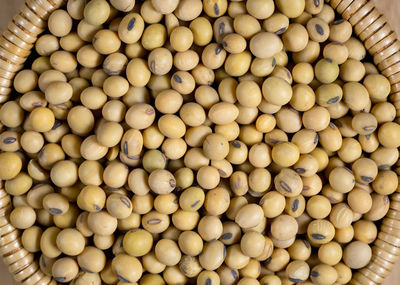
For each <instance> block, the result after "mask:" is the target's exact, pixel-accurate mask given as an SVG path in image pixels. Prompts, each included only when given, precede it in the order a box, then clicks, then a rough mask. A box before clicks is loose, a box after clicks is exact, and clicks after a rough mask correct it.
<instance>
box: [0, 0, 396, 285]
mask: <svg viewBox="0 0 400 285" xmlns="http://www.w3.org/2000/svg"><path fill="white" fill-rule="evenodd" d="M23 1H24V0H0V7H1V9H0V30H4V29H5V28H6V26H7V22H8V21H9V20H10V19H11V17H12V15H14V14H15V13H16V12H17V11H18V9H19V6H20V5H21V3H23ZM374 2H375V3H376V5H377V7H378V8H379V9H380V10H381V11H382V12H383V13H384V14H385V15H386V16H387V17H388V19H389V22H390V23H391V26H392V27H393V28H394V29H395V30H396V31H397V34H398V35H400V0H374ZM0 284H1V285H18V284H19V283H17V282H15V281H13V280H12V278H11V275H10V274H9V273H8V272H7V268H6V267H5V266H4V265H3V263H2V262H1V261H0ZM395 284H400V261H399V262H398V264H397V267H396V269H395V270H394V271H393V272H392V275H391V276H390V277H389V278H388V279H387V280H386V282H385V285H395Z"/></svg>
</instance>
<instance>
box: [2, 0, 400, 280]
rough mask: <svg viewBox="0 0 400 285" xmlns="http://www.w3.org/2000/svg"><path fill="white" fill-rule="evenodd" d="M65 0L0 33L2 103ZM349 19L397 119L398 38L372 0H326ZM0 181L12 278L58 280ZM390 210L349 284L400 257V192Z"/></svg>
mask: <svg viewBox="0 0 400 285" xmlns="http://www.w3.org/2000/svg"><path fill="white" fill-rule="evenodd" d="M65 2H66V1H65V0H26V2H25V4H23V5H22V7H21V9H20V12H19V14H17V15H15V16H14V17H13V20H12V21H11V22H10V23H9V24H8V30H7V31H5V32H3V34H2V36H0V103H3V102H5V101H7V100H8V98H9V96H10V94H11V92H12V81H13V78H14V76H15V74H16V72H18V71H19V70H21V69H22V68H23V66H24V62H25V61H26V59H27V57H28V56H29V54H30V50H31V49H32V47H33V45H34V43H35V41H36V39H37V37H38V35H39V34H40V33H42V32H43V31H44V29H45V28H46V20H47V18H48V16H49V15H50V14H51V12H52V11H54V10H56V9H58V8H60V7H61V6H62V5H64V4H65ZM325 2H328V4H330V5H331V6H332V7H333V8H334V9H335V10H336V11H337V12H338V13H339V14H341V15H342V17H343V18H344V19H346V20H348V21H349V22H350V23H351V24H352V26H353V29H354V32H355V33H356V34H357V36H358V37H359V38H360V39H361V40H362V41H363V42H364V45H365V47H366V48H367V50H368V51H369V53H370V54H371V55H372V56H373V60H374V63H375V64H376V66H377V67H378V68H379V70H380V71H381V73H382V74H383V75H384V76H386V77H387V78H388V79H389V81H390V83H391V85H392V90H391V96H390V100H391V101H392V103H393V104H394V106H395V107H396V108H397V119H396V121H397V122H400V41H398V40H397V36H396V34H395V33H394V32H393V30H392V29H391V28H390V25H389V24H388V23H387V20H386V18H385V17H384V16H383V15H382V14H381V13H380V12H379V11H378V10H377V9H376V8H375V6H374V3H373V2H372V1H370V0H325ZM2 188H3V183H2V181H1V180H0V255H1V256H2V258H3V262H4V263H5V264H6V265H7V266H8V269H9V271H10V273H11V274H12V275H13V277H14V279H15V280H16V281H19V282H21V283H22V284H23V285H33V284H36V285H47V284H57V282H56V281H55V280H53V279H51V278H50V277H49V276H46V275H45V274H44V273H43V272H42V271H41V269H40V267H39V264H38V262H37V260H35V258H34V256H33V254H32V253H29V252H28V251H27V250H25V249H24V248H23V246H22V243H21V241H20V232H19V231H18V230H17V229H15V228H14V227H13V226H12V225H11V224H10V221H9V219H8V214H9V212H10V210H11V207H12V205H11V198H10V196H9V195H8V194H7V192H5V191H4V190H3V189H2ZM390 200H391V201H390V210H389V211H388V213H387V215H386V217H385V218H384V220H383V221H382V226H381V229H380V232H379V234H378V238H377V239H376V241H375V243H374V245H373V248H372V252H373V255H372V259H371V262H370V263H369V264H368V265H367V266H366V267H365V268H363V269H361V270H360V271H358V272H355V273H354V274H353V279H352V281H351V282H350V284H353V285H375V284H381V283H383V282H384V280H385V278H386V277H387V276H388V275H389V274H390V272H391V271H392V270H393V268H394V264H395V262H396V261H397V260H398V259H399V258H400V193H395V194H393V195H391V197H390Z"/></svg>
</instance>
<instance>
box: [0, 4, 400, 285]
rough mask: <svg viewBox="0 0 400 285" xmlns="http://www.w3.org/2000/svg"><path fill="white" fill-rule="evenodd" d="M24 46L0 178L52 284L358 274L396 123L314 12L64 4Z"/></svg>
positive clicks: (327, 18) (372, 71) (356, 44)
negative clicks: (26, 54)
mask: <svg viewBox="0 0 400 285" xmlns="http://www.w3.org/2000/svg"><path fill="white" fill-rule="evenodd" d="M35 50H36V56H35V57H34V58H33V62H32V64H31V66H27V69H25V70H22V71H20V72H19V73H18V74H17V76H16V77H15V80H14V88H15V94H13V96H12V97H11V99H10V100H9V101H8V102H5V103H4V104H2V105H1V109H0V121H1V128H2V131H1V134H0V137H1V138H0V148H1V154H0V179H1V180H2V185H3V186H2V187H4V189H5V190H6V191H7V193H9V194H10V195H12V204H13V210H12V211H11V213H10V215H9V219H10V221H11V224H12V225H13V226H14V227H15V228H17V229H19V230H20V232H21V242H22V245H23V247H24V248H25V249H27V250H28V251H29V252H32V253H36V256H37V258H38V260H39V263H40V268H41V270H43V272H44V273H45V274H47V275H49V276H53V277H54V278H55V280H56V281H57V282H62V283H67V282H71V284H75V285H84V284H85V285H86V284H93V285H97V284H99V285H100V284H102V282H103V283H105V284H119V285H124V284H143V285H144V284H152V285H153V284H154V285H155V284H157V285H158V284H199V285H218V284H226V285H228V284H239V285H253V284H255V285H256V284H263V285H264V284H268V285H281V284H282V285H286V284H295V283H302V284H317V285H331V284H347V283H348V282H350V280H351V277H352V273H354V270H358V269H360V268H363V267H364V266H366V265H367V264H368V263H369V261H370V260H371V258H374V256H375V255H374V254H372V250H371V245H372V243H373V242H374V240H375V239H376V237H377V232H378V228H377V225H376V222H377V221H379V220H381V219H382V218H383V217H384V216H385V215H386V213H387V212H388V209H389V198H388V195H390V194H392V193H394V192H395V191H396V190H397V188H398V176H397V174H396V172H395V171H394V169H395V168H396V167H397V164H396V163H397V160H398V157H399V152H398V149H397V148H398V147H399V146H400V125H399V124H398V123H396V122H395V121H394V120H395V117H396V109H395V106H394V105H393V104H392V103H390V102H389V101H388V95H389V93H390V83H389V81H388V80H387V79H386V78H385V77H384V76H382V75H380V74H378V71H377V69H376V67H375V66H374V65H373V64H371V63H370V62H367V61H365V60H366V59H367V58H368V57H367V55H366V50H365V48H364V46H363V44H362V43H361V42H360V41H359V40H357V39H356V38H354V37H352V26H351V24H350V23H349V22H348V21H345V20H342V19H339V18H338V17H337V16H336V15H335V13H334V11H333V9H332V8H331V7H330V6H329V5H324V2H323V1H322V0H275V1H272V0H248V1H240V0H236V1H233V0H232V1H227V0H203V1H201V0H180V1H179V0H146V1H136V3H135V1H134V0H110V1H109V2H108V1H106V0H91V1H85V0H69V1H68V3H67V5H66V8H65V9H60V10H56V11H54V12H53V13H52V14H51V15H50V18H49V20H48V32H47V33H46V34H43V35H41V36H40V37H39V38H38V40H37V42H36V45H35ZM352 271H353V272H352Z"/></svg>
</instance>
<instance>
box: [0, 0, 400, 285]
mask: <svg viewBox="0 0 400 285" xmlns="http://www.w3.org/2000/svg"><path fill="white" fill-rule="evenodd" d="M332 1H333V0H332ZM371 1H372V0H352V1H349V0H342V1H337V0H336V1H333V2H335V3H337V6H336V8H338V7H341V9H343V11H342V13H344V12H346V10H347V8H348V7H350V6H351V5H352V4H353V3H355V2H359V3H356V4H355V5H354V6H356V7H358V9H356V10H354V11H352V13H350V14H349V12H348V11H347V14H346V18H351V16H352V15H354V14H355V13H357V12H358V11H359V10H360V9H362V8H363V7H364V6H365V5H371V4H369V2H371ZM65 2H66V0H26V3H25V5H26V6H25V10H26V7H28V8H29V9H30V10H31V12H32V13H33V14H35V15H36V16H37V17H38V18H40V19H42V20H43V21H44V22H46V20H47V18H48V15H49V14H50V13H51V12H52V11H54V10H56V9H57V8H59V7H61V6H62V5H63V4H65ZM325 2H327V4H330V2H331V0H325ZM342 2H345V3H346V5H347V4H348V6H347V7H344V8H343V7H342V6H341V5H339V4H341V3H342ZM28 3H29V4H28ZM358 4H359V5H358ZM354 6H353V7H354ZM49 7H51V9H49ZM37 9H39V10H40V9H42V10H41V11H43V10H47V14H42V13H40V14H42V15H38V14H37V13H36V10H37ZM375 9H376V8H373V9H372V10H371V12H372V11H374V10H375ZM378 13H379V15H382V14H381V13H380V12H379V11H378ZM369 14H370V12H369V13H367V14H366V15H365V16H364V17H363V18H362V19H364V18H365V17H366V16H367V15H369ZM19 15H21V16H22V17H25V16H24V13H22V12H20V13H19ZM378 18H379V17H378ZM362 19H360V21H361V20H362ZM28 20H29V19H28ZM31 24H32V25H34V24H33V23H31ZM356 24H358V22H357V23H352V26H353V28H354V26H355V25H356ZM371 24H372V23H371ZM34 26H35V25H34ZM35 30H40V27H37V26H35ZM391 30H392V29H391ZM354 32H355V31H354ZM360 32H362V31H360ZM31 33H32V31H28V34H29V35H31ZM358 35H359V33H358V34H357V36H358ZM37 36H38V35H36V39H37ZM389 36H390V35H387V36H385V37H384V39H385V38H387V37H389ZM0 37H1V38H4V37H3V36H2V35H1V36H0ZM15 37H16V38H17V39H16V41H15V42H13V43H14V44H15V45H17V46H19V47H21V48H24V47H25V50H28V51H29V50H30V49H31V48H32V45H31V44H29V43H25V42H24V41H23V40H22V39H21V38H20V37H18V36H17V35H15ZM366 40H368V39H366ZM364 42H365V40H364ZM395 42H398V40H396V41H395ZM21 44H22V45H23V44H26V46H21ZM375 44H379V42H378V43H374V44H373V45H372V46H371V47H370V49H369V50H371V49H372V50H374V49H373V48H374V46H375ZM393 44H394V42H392V43H390V44H389V45H387V46H385V47H384V48H383V49H382V50H379V51H377V52H376V53H384V52H385V51H386V50H387V49H388V48H390V46H392V45H393ZM1 48H2V47H0V49H1ZM397 52H400V49H396V50H395V52H394V53H397ZM394 53H393V52H390V53H388V54H387V55H385V58H383V57H382V60H381V62H384V61H385V59H386V58H389V57H390V56H391V55H393V54H394ZM15 55H16V56H17V57H21V56H20V55H19V54H15ZM374 55H375V54H372V56H374ZM28 56H29V55H28ZM23 58H25V59H26V58H27V56H23ZM381 62H376V63H375V65H376V66H377V67H378V65H379V63H381ZM399 62H400V61H397V62H395V63H393V64H391V66H393V65H394V64H397V63H399ZM9 64H10V65H11V66H12V67H13V70H20V69H21V68H22V67H23V65H19V64H17V63H13V62H9ZM381 66H382V65H381ZM383 66H384V65H383ZM386 68H387V67H386ZM379 70H380V71H381V72H382V71H383V70H382V69H381V68H379ZM6 71H10V70H6ZM399 72H400V70H399ZM11 73H12V76H11V78H10V80H12V79H13V78H14V76H15V74H16V72H15V71H13V72H11ZM398 84H400V81H399V82H392V86H393V87H394V86H395V85H398ZM0 87H1V86H0ZM2 90H4V91H2ZM7 91H8V90H7V88H0V97H2V100H1V102H4V101H6V100H7V98H8V96H9V94H8V92H7ZM394 93H396V89H394V90H393V92H392V94H394ZM399 101H400V98H399ZM396 102H397V100H396V101H395V102H393V103H396ZM397 105H399V108H400V104H396V106H397ZM397 111H400V110H397ZM0 188H2V183H1V181H0ZM0 192H1V193H0V194H2V195H1V197H4V196H6V195H8V194H7V193H6V192H5V191H4V190H2V189H0ZM394 195H396V193H395V194H393V196H394ZM10 209H11V199H8V202H7V204H6V205H2V207H1V209H0V218H1V217H5V218H6V219H7V224H4V225H2V226H0V251H5V248H6V247H7V245H9V244H7V245H2V244H1V241H2V236H3V235H4V233H2V231H5V232H6V233H9V232H11V231H13V230H15V229H14V227H13V226H12V225H11V224H10V221H9V220H8V214H9V212H10ZM392 211H397V212H399V213H400V211H398V210H395V209H392ZM384 220H387V221H388V222H389V220H390V218H388V217H385V218H384ZM395 238H399V239H400V236H396V237H395ZM18 239H19V238H17V239H16V240H15V242H18V244H19V249H18V250H14V251H13V252H8V253H7V254H6V255H8V256H10V255H14V254H16V253H18V252H19V251H21V250H23V247H22V244H21V242H20V241H19V240H18ZM377 241H378V243H379V241H381V242H382V241H383V240H381V238H380V237H378V238H377ZM377 241H375V243H374V246H373V248H376V249H381V247H379V246H377V245H376V242H377ZM390 246H392V247H393V248H397V249H400V244H398V245H390ZM29 254H31V253H29ZM29 254H28V255H29ZM22 258H25V256H24V257H22ZM22 258H17V259H16V260H14V261H13V262H12V263H14V262H17V261H19V260H21V259H22ZM399 258H400V255H398V256H397V259H399ZM375 260H376V259H375V258H373V259H372V260H371V262H370V263H369V264H368V265H367V266H366V267H365V268H366V271H368V274H367V275H368V276H366V275H365V274H364V273H363V272H362V271H358V272H356V274H354V275H353V279H352V280H351V282H350V284H361V285H367V284H368V285H375V284H381V283H380V282H379V283H378V282H375V281H376V280H379V281H382V280H384V279H385V278H386V277H387V276H388V275H389V273H390V272H391V271H392V270H393V268H394V262H391V261H387V260H385V259H384V260H385V261H387V263H386V266H387V265H388V264H392V265H391V268H390V270H386V271H385V273H384V274H382V275H379V274H377V273H375V272H373V271H372V270H370V269H371V268H372V269H374V268H380V265H379V264H378V263H376V262H375ZM378 260H379V259H378ZM34 263H36V264H35V265H33V264H34ZM31 265H33V266H34V267H36V266H37V267H38V268H39V270H37V271H35V272H32V274H30V275H29V276H27V278H25V279H24V281H25V280H26V282H23V283H24V284H28V283H30V282H29V278H30V277H32V276H33V275H35V274H38V273H39V274H40V273H42V275H43V276H44V277H43V278H42V279H41V280H43V281H44V280H48V277H47V276H46V275H45V274H44V273H43V272H42V271H41V269H40V267H39V265H38V264H37V261H36V260H35V261H34V262H33V263H32V264H31ZM386 268H387V267H386ZM24 269H25V268H23V270H21V271H20V272H22V271H24ZM367 269H368V270H367ZM387 269H388V268H387ZM364 272H365V271H364ZM17 273H18V271H17V272H15V273H12V274H14V275H17ZM14 278H15V276H14ZM372 279H373V280H372ZM41 280H39V281H37V282H36V283H37V284H42V283H40V281H41ZM36 283H33V284H36ZM30 284H32V283H30ZM46 284H56V282H55V281H54V280H53V279H51V280H50V281H49V282H48V283H46Z"/></svg>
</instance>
